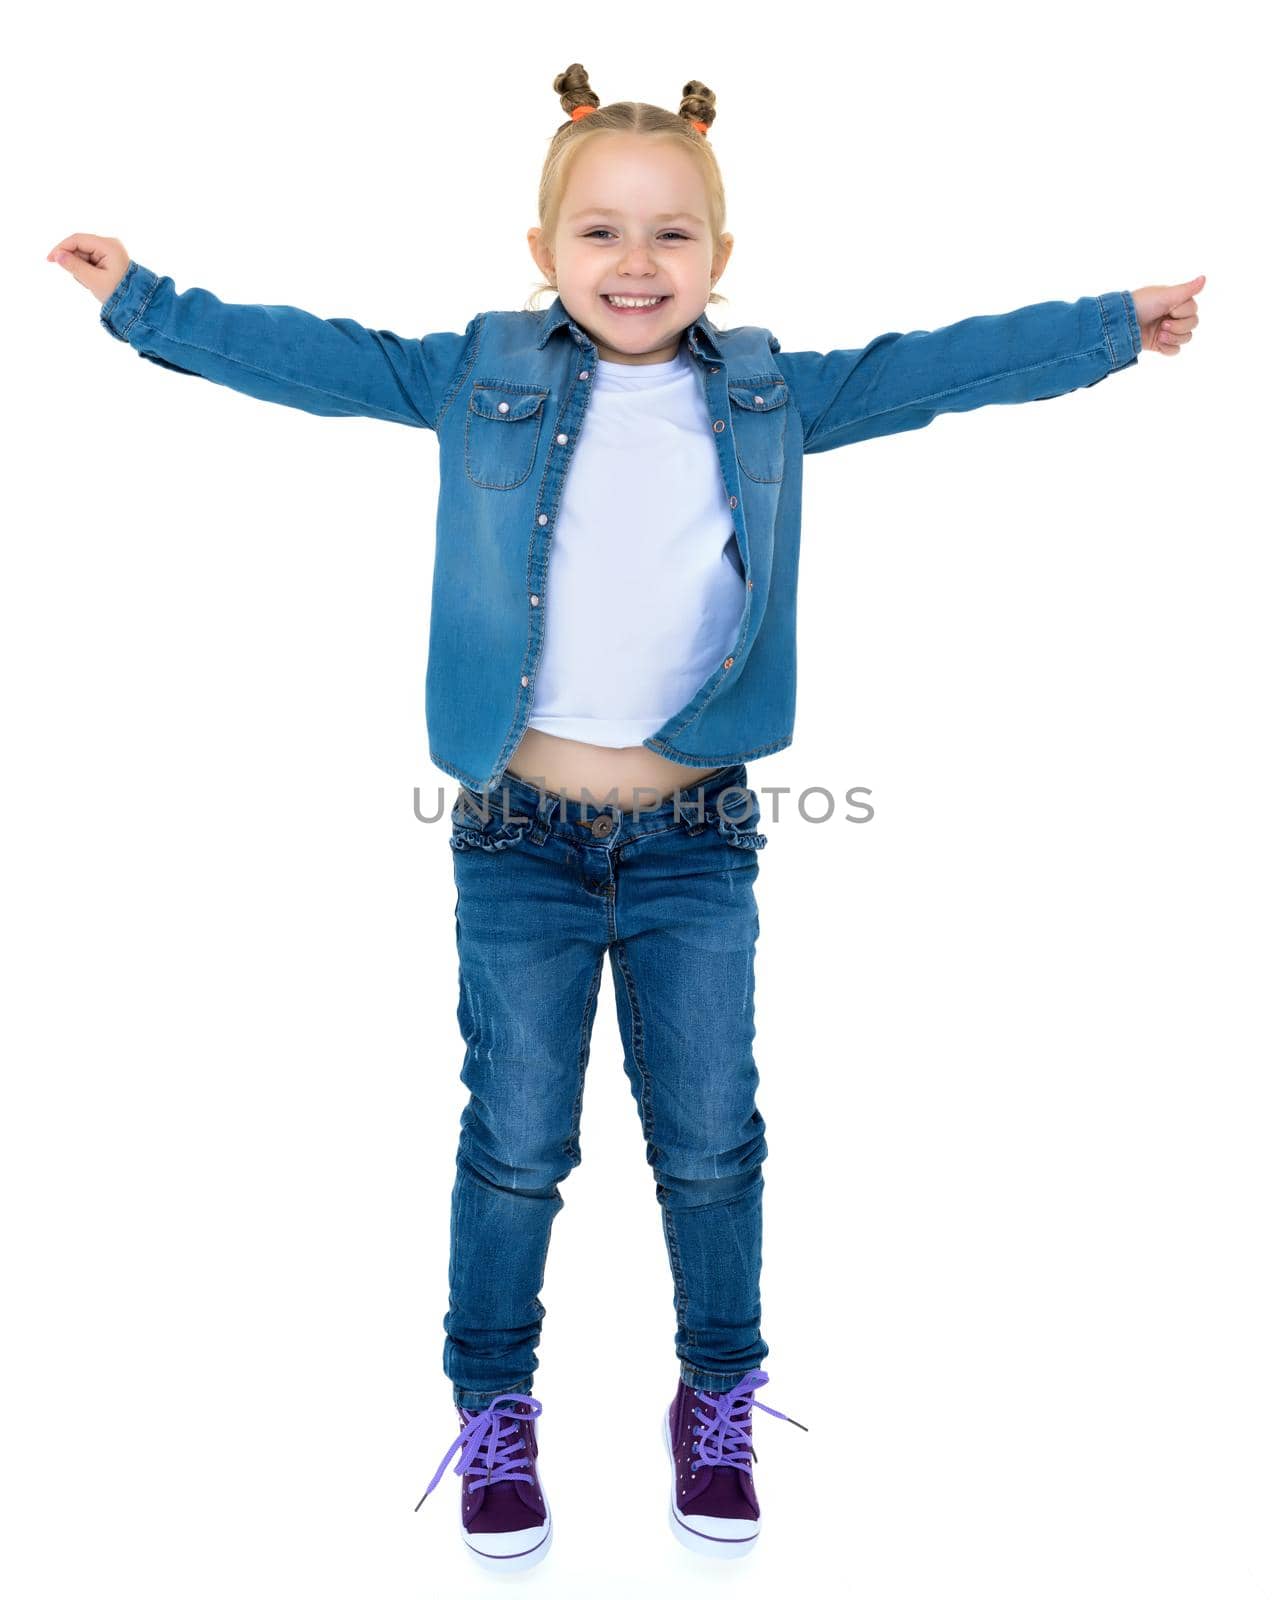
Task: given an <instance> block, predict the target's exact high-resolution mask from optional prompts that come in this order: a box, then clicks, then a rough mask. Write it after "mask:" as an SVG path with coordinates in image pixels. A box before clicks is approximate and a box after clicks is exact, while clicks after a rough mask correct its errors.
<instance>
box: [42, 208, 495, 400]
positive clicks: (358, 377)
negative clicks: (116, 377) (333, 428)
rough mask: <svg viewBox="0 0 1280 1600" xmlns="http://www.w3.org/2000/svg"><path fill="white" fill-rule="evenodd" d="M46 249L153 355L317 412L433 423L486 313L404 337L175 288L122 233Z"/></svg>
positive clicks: (115, 330)
mask: <svg viewBox="0 0 1280 1600" xmlns="http://www.w3.org/2000/svg"><path fill="white" fill-rule="evenodd" d="M50 256H51V259H55V260H59V261H60V263H61V264H62V265H65V266H67V267H68V268H69V270H71V271H72V272H73V274H74V275H75V276H76V277H77V279H79V280H80V281H81V282H83V283H84V284H85V286H86V287H87V288H89V289H90V291H91V292H92V293H95V294H96V295H97V296H98V298H99V299H100V301H101V304H102V309H101V311H100V313H99V320H100V321H101V323H102V326H103V327H105V328H106V330H107V332H108V333H110V334H111V335H112V337H113V338H116V339H121V340H123V341H124V342H125V343H127V344H130V345H132V346H133V348H134V349H135V350H136V351H137V352H138V354H139V355H140V356H143V357H145V358H146V359H147V360H148V361H153V362H155V363H156V365H158V366H162V367H168V368H170V369H171V370H172V371H175V372H186V373H191V374H194V375H196V376H198V377H201V378H207V379H209V380H210V382H213V383H220V384H225V385H226V386H227V387H228V388H231V389H236V390H238V391H239V392H240V393H241V394H247V395H252V396H254V397H255V398H256V399H259V400H269V401H272V402H274V403H275V404H277V405H285V406H293V407H296V408H297V409H299V410H302V411H310V412H312V413H314V414H315V415H316V416H321V417H377V418H381V419H383V420H384V421H388V422H402V423H405V424H407V425H408V426H410V427H416V428H434V427H435V426H436V424H437V422H438V421H439V419H440V416H441V415H442V413H443V412H444V410H445V408H446V407H447V406H448V404H449V402H450V400H452V398H453V396H454V394H455V393H456V392H457V389H458V388H459V387H460V386H461V383H462V381H463V379H464V377H465V374H466V370H467V365H468V362H469V361H470V359H471V358H472V356H473V354H474V350H475V345H476V338H475V335H476V332H477V330H478V327H479V324H480V321H481V317H482V316H483V313H481V314H480V315H478V316H476V317H473V318H472V320H471V321H470V322H469V323H468V324H467V327H466V329H465V330H464V331H463V332H462V333H429V334H426V335H425V336H423V337H422V338H402V337H400V335H398V334H395V333H389V332H386V331H383V330H375V329H371V328H365V327H362V326H361V324H360V323H358V322H354V321H352V319H351V318H349V317H330V318H324V317H317V316H313V315H312V314H311V313H310V312H308V311H301V310H299V309H298V308H297V307H296V306H283V305H230V304H227V303H226V302H224V301H222V300H219V299H218V297H217V296H216V295H214V294H210V293H209V291H208V290H207V289H197V288H192V289H187V290H185V291H183V292H182V293H179V292H178V290H177V288H176V286H175V284H174V281H173V279H172V278H166V277H160V276H158V275H157V274H156V273H154V272H152V271H151V269H150V268H149V267H144V266H143V265H142V264H141V262H138V261H132V260H129V259H128V256H127V253H126V252H124V250H123V247H122V246H120V244H119V241H118V240H101V239H97V238H96V236H94V235H89V234H83V235H71V236H70V239H69V240H67V241H64V243H63V245H62V246H59V247H56V248H55V250H54V251H51V252H50ZM95 256H96V258H97V259H96V261H95V259H94V257H95ZM125 261H127V262H128V265H127V266H125V265H124V262H125ZM117 274H119V276H118V278H117Z"/></svg>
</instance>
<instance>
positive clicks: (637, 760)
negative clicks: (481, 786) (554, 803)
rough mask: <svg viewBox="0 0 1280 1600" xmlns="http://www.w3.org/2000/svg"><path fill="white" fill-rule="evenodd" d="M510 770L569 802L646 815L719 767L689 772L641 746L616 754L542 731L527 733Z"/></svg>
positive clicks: (607, 749) (618, 750)
mask: <svg viewBox="0 0 1280 1600" xmlns="http://www.w3.org/2000/svg"><path fill="white" fill-rule="evenodd" d="M723 764H724V763H722V765H723ZM507 771H508V772H512V773H514V774H515V776H516V777H517V778H522V779H523V780H524V782H525V783H531V784H532V785H533V786H534V788H536V789H545V790H547V791H549V792H550V793H552V794H563V795H564V796H565V797H566V798H567V799H569V800H582V801H585V802H586V803H587V804H588V805H593V806H600V807H603V806H617V807H619V808H620V809H621V810H623V811H647V810H652V809H654V808H655V807H657V806H659V805H660V804H661V803H662V802H663V801H664V800H666V799H668V798H669V797H670V796H671V795H673V794H675V792H676V791H677V790H678V789H690V788H693V787H694V785H696V784H698V783H700V782H701V781H702V779H704V778H709V777H710V776H711V774H712V773H713V772H719V771H720V768H719V767H686V766H683V765H681V763H680V762H678V761H668V760H667V758H666V757H665V756H660V755H658V754H657V753H656V752H655V751H653V750H649V749H647V748H646V747H645V746H644V745H642V744H635V745H624V746H622V747H621V748H619V749H615V748H613V747H611V746H608V745H602V744H583V743H581V742H580V741H579V740H577V739H562V738H560V737H559V736H558V735H557V734H554V733H544V732H543V731H542V729H541V728H527V729H526V730H525V734H524V737H523V739H521V741H520V743H519V744H518V745H517V746H516V751H515V754H514V755H513V756H512V757H511V760H510V761H508V762H507ZM610 790H613V791H615V792H614V793H610Z"/></svg>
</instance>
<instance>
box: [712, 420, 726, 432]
mask: <svg viewBox="0 0 1280 1600" xmlns="http://www.w3.org/2000/svg"><path fill="white" fill-rule="evenodd" d="M711 428H712V431H713V432H715V433H723V432H724V423H723V422H719V421H716V422H713V423H712V424H711Z"/></svg>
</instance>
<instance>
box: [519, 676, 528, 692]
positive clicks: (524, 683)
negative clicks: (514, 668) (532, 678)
mask: <svg viewBox="0 0 1280 1600" xmlns="http://www.w3.org/2000/svg"><path fill="white" fill-rule="evenodd" d="M520 687H521V688H522V689H527V688H528V687H529V680H528V678H524V677H522V678H521V679H520Z"/></svg>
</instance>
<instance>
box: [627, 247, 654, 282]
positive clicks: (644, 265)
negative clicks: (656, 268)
mask: <svg viewBox="0 0 1280 1600" xmlns="http://www.w3.org/2000/svg"><path fill="white" fill-rule="evenodd" d="M622 270H623V271H624V272H625V273H627V274H628V275H629V276H632V277H638V278H640V277H646V278H651V277H652V276H653V257H652V255H651V254H650V252H649V247H648V245H642V244H637V245H632V247H631V249H630V250H628V251H627V252H626V255H625V256H624V257H623V265H622Z"/></svg>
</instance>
